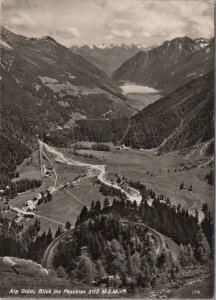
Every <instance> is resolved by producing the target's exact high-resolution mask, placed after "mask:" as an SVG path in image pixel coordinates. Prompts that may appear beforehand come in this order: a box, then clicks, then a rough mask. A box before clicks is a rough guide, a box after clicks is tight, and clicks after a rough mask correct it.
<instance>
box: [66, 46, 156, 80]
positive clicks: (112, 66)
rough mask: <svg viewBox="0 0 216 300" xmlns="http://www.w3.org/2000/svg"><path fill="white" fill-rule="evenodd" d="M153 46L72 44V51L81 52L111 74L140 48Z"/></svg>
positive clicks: (144, 49)
mask: <svg viewBox="0 0 216 300" xmlns="http://www.w3.org/2000/svg"><path fill="white" fill-rule="evenodd" d="M149 49H151V47H148V46H144V45H136V44H132V45H126V44H120V45H114V44H110V45H104V44H103V45H83V46H72V47H71V51H72V52H73V53H76V54H79V55H81V56H83V57H85V58H86V59H88V60H89V61H91V62H93V63H94V64H95V65H96V66H98V67H99V68H101V69H102V70H103V71H104V72H105V73H106V74H107V75H108V76H111V75H112V73H113V72H114V71H115V70H116V68H118V67H120V66H121V64H122V63H123V62H125V61H126V60H128V59H129V58H131V57H132V56H134V55H135V54H136V53H138V52H139V51H140V50H143V51H146V50H149Z"/></svg>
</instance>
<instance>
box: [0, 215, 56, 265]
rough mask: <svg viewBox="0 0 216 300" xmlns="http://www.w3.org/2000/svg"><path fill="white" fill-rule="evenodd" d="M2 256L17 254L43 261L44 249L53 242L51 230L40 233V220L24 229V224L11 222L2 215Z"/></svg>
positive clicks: (0, 219)
mask: <svg viewBox="0 0 216 300" xmlns="http://www.w3.org/2000/svg"><path fill="white" fill-rule="evenodd" d="M0 227H1V230H0V256H15V257H20V258H26V259H32V260H34V261H36V262H39V263H41V259H42V257H43V254H44V251H45V250H46V248H47V246H48V245H49V244H50V243H51V242H52V240H53V236H52V233H51V231H50V229H49V230H48V232H47V233H46V232H43V233H40V221H39V220H38V219H36V220H35V222H34V224H33V225H30V226H29V227H28V228H26V229H23V224H17V223H15V222H14V221H11V222H9V221H8V220H7V219H6V218H2V217H1V216H0Z"/></svg>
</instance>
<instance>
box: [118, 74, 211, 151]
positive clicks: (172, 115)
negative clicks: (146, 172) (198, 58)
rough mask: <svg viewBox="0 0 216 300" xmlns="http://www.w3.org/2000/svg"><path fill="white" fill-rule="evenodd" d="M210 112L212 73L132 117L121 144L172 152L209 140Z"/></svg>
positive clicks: (193, 81)
mask: <svg viewBox="0 0 216 300" xmlns="http://www.w3.org/2000/svg"><path fill="white" fill-rule="evenodd" d="M213 112H214V73H213V71H212V72H210V73H208V74H206V75H204V76H202V77H200V78H197V79H194V80H192V81H191V82H189V83H187V84H186V85H184V86H182V87H180V88H178V89H177V90H175V91H174V92H172V93H171V94H169V95H167V96H165V97H163V98H161V99H159V100H157V101H156V102H154V103H153V104H150V105H149V106H148V107H146V108H144V109H143V110H142V111H140V112H139V113H137V114H136V115H134V116H133V117H132V118H131V121H130V124H129V127H128V130H127V132H126V134H125V136H124V139H123V140H122V143H124V144H125V145H128V146H132V147H135V148H147V149H150V148H156V147H157V148H159V149H160V150H163V151H172V150H176V149H184V148H186V147H190V146H192V145H195V144H197V143H201V142H205V141H208V140H209V139H211V138H213V136H214V126H213Z"/></svg>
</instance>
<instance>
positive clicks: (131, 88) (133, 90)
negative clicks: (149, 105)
mask: <svg viewBox="0 0 216 300" xmlns="http://www.w3.org/2000/svg"><path fill="white" fill-rule="evenodd" d="M120 88H121V89H122V90H123V93H124V94H156V93H158V92H159V91H157V90H155V89H153V88H150V87H149V86H144V85H137V84H135V83H125V84H123V85H121V86H120Z"/></svg>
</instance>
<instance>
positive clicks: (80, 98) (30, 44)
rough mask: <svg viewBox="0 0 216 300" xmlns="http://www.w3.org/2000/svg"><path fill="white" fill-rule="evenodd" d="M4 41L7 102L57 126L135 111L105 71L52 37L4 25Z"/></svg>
mask: <svg viewBox="0 0 216 300" xmlns="http://www.w3.org/2000/svg"><path fill="white" fill-rule="evenodd" d="M0 44H1V57H2V63H1V70H2V72H3V75H2V84H3V85H4V88H3V89H2V105H6V106H8V107H9V108H10V109H13V110H14V109H16V110H19V111H21V113H22V114H24V115H27V116H29V119H31V120H32V119H35V120H36V121H37V120H39V121H41V120H42V119H45V120H44V123H45V122H46V123H49V124H52V125H55V126H57V125H61V126H62V125H65V124H66V123H67V122H68V121H69V120H71V119H72V120H74V119H75V118H84V117H91V118H95V117H102V115H105V114H106V113H107V112H109V113H110V112H111V114H113V115H115V114H116V115H121V114H130V109H127V108H125V109H123V108H122V106H124V101H123V99H124V97H123V96H122V94H121V92H120V89H119V88H118V87H117V86H116V85H115V83H114V82H113V81H112V80H110V79H109V78H108V77H107V76H106V75H105V73H104V72H103V71H102V70H100V69H99V68H98V67H96V66H95V65H94V64H92V63H90V62H89V61H87V60H86V59H84V58H83V57H81V56H79V55H76V54H74V53H72V52H71V51H70V50H69V49H67V48H65V47H64V46H62V45H60V44H58V43H57V42H56V41H55V40H54V39H52V38H51V37H44V38H38V39H36V38H26V37H23V36H19V35H16V34H14V33H12V32H11V31H9V30H7V29H5V28H4V27H1V43H0ZM14 95H16V98H15V97H14ZM14 99H16V101H14ZM121 111H122V112H121ZM42 117H43V118H42Z"/></svg>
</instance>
